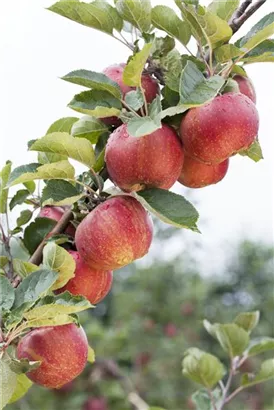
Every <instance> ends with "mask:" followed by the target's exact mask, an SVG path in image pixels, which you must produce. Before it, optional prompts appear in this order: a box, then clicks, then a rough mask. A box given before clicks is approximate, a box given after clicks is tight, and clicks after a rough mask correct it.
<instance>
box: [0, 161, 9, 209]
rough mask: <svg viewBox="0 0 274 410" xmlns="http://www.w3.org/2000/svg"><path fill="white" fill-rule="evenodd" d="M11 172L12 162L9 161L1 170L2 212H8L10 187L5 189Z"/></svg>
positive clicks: (0, 197)
mask: <svg viewBox="0 0 274 410" xmlns="http://www.w3.org/2000/svg"><path fill="white" fill-rule="evenodd" d="M10 172H11V162H10V161H7V162H6V165H5V166H4V168H2V170H1V171H0V214H5V213H6V212H7V200H8V194H9V191H8V189H5V188H6V186H7V183H8V180H9V176H10Z"/></svg>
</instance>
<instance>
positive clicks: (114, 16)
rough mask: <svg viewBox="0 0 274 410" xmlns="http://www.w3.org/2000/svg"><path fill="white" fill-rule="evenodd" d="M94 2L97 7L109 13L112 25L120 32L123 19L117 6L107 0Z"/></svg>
mask: <svg viewBox="0 0 274 410" xmlns="http://www.w3.org/2000/svg"><path fill="white" fill-rule="evenodd" d="M92 4H93V5H94V6H96V7H97V8H99V9H101V10H104V11H105V12H106V13H107V14H108V17H109V18H110V19H111V21H112V26H113V28H114V29H115V30H117V31H119V32H120V31H122V29H123V19H122V17H121V16H120V14H119V13H118V11H117V10H116V8H114V7H112V6H111V5H110V4H109V3H107V1H106V0H95V1H93V2H92Z"/></svg>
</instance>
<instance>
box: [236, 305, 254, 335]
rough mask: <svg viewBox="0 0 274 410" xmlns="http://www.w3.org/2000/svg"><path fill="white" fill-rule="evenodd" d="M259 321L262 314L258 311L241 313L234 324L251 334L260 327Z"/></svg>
mask: <svg viewBox="0 0 274 410" xmlns="http://www.w3.org/2000/svg"><path fill="white" fill-rule="evenodd" d="M259 320H260V312H259V311H258V310H257V311H256V312H245V313H240V314H239V315H238V316H237V317H236V319H235V320H234V323H236V325H238V326H240V327H242V328H243V329H244V330H246V331H247V332H248V333H250V332H252V330H253V329H255V327H256V326H257V325H258V323H259Z"/></svg>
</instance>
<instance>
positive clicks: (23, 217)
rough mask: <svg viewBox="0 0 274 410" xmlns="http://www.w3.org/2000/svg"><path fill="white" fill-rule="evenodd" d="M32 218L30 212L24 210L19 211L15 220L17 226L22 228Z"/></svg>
mask: <svg viewBox="0 0 274 410" xmlns="http://www.w3.org/2000/svg"><path fill="white" fill-rule="evenodd" d="M31 218H32V211H30V210H29V209H25V210H24V211H21V213H20V216H19V217H18V218H17V220H16V224H17V226H23V225H26V224H27V223H28V222H29V221H30V220H31Z"/></svg>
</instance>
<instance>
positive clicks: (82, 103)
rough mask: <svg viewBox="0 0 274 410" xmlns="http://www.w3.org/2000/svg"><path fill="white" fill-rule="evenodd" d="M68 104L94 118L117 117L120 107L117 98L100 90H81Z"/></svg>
mask: <svg viewBox="0 0 274 410" xmlns="http://www.w3.org/2000/svg"><path fill="white" fill-rule="evenodd" d="M68 106H69V107H70V108H72V109H73V110H74V111H78V112H81V113H83V114H88V115H91V116H93V117H96V118H106V117H112V116H114V117H118V116H119V114H120V112H121V109H122V103H121V101H120V100H119V99H117V98H115V97H113V96H112V95H111V94H110V93H108V92H107V91H101V90H90V91H83V92H82V93H80V94H77V95H75V96H74V98H73V100H71V102H70V103H69V104H68Z"/></svg>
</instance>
